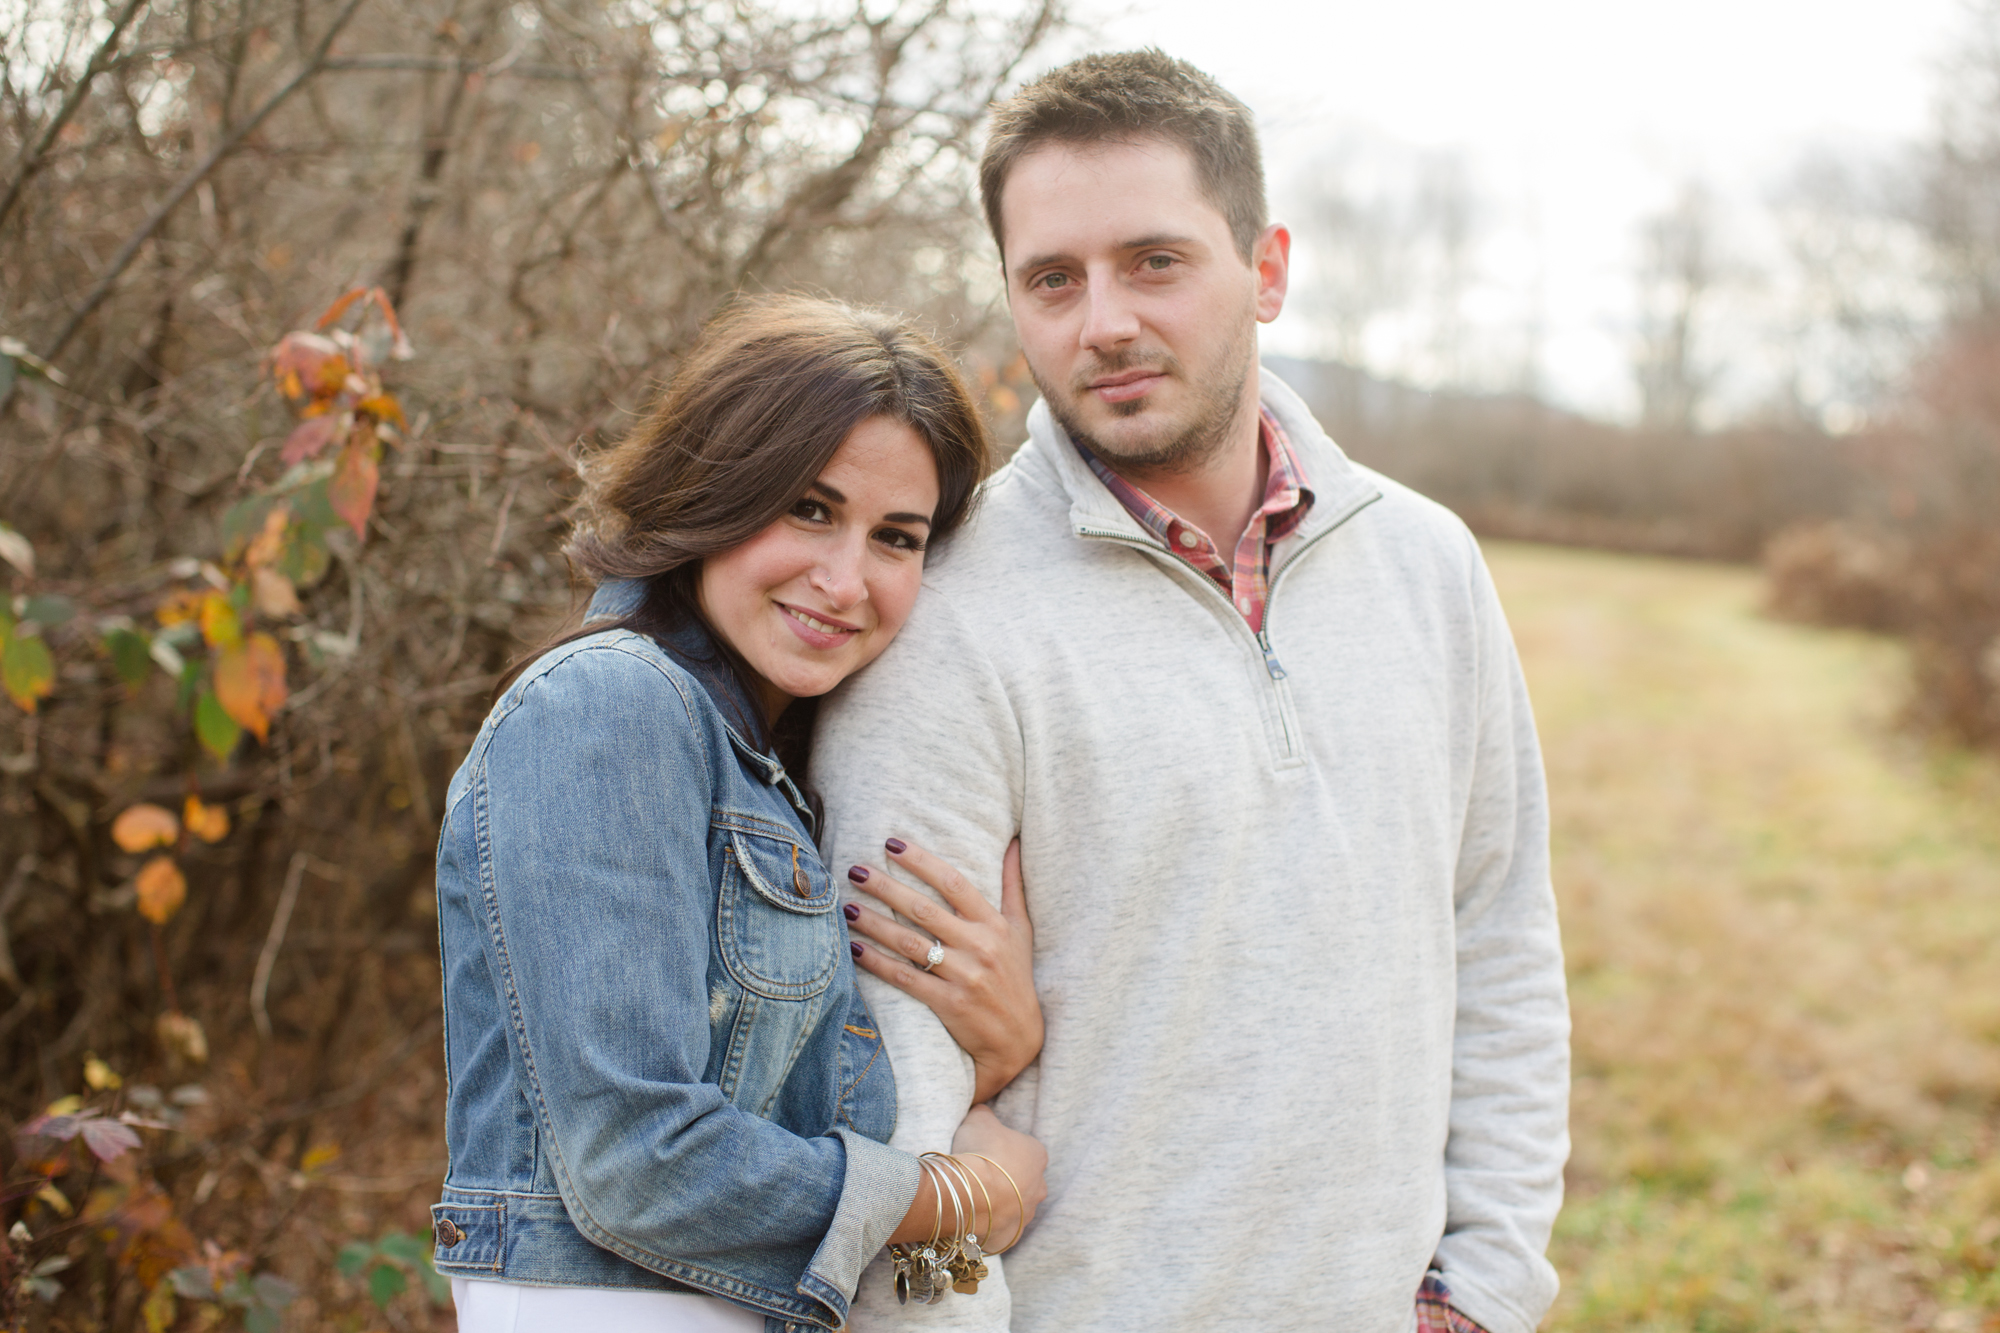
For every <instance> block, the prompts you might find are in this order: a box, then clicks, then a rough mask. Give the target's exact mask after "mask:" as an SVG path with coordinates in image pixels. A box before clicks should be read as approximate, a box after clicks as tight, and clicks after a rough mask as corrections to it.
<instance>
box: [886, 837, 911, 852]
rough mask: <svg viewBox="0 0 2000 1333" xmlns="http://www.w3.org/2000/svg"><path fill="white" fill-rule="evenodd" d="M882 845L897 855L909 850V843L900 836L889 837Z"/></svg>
mask: <svg viewBox="0 0 2000 1333" xmlns="http://www.w3.org/2000/svg"><path fill="white" fill-rule="evenodd" d="M882 845H883V846H884V847H887V848H888V849H889V850H890V851H891V852H893V853H894V854H895V855H897V856H901V855H902V854H903V853H904V852H907V851H909V850H910V844H908V843H906V842H904V841H903V840H902V839H901V838H891V839H889V841H887V842H885V843H883V844H882Z"/></svg>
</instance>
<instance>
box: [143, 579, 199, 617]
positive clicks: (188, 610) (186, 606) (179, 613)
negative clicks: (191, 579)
mask: <svg viewBox="0 0 2000 1333" xmlns="http://www.w3.org/2000/svg"><path fill="white" fill-rule="evenodd" d="M153 614H154V616H155V617H156V618H157V619H158V620H159V622H160V623H161V624H162V625H181V624H185V623H187V622H188V621H190V620H197V619H199V618H200V617H201V594H200V593H198V592H193V591H190V590H189V589H186V588H183V589H181V590H180V591H179V592H177V593H175V594H174V595H173V596H171V597H169V598H167V600H166V601H164V602H161V603H160V609H159V610H158V611H155V612H154V613H153Z"/></svg>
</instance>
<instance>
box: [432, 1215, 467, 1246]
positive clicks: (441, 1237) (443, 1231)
mask: <svg viewBox="0 0 2000 1333" xmlns="http://www.w3.org/2000/svg"><path fill="white" fill-rule="evenodd" d="M464 1239H465V1233H464V1232H463V1231H460V1230H459V1229H458V1223H456V1222H454V1221H452V1220H451V1219H450V1218H448V1217H440V1218H439V1219H438V1224H437V1243H438V1244H440V1245H442V1246H444V1248H446V1249H447V1250H448V1249H450V1248H451V1247H452V1246H454V1245H456V1244H458V1243H459V1242H460V1241H462V1240H464Z"/></svg>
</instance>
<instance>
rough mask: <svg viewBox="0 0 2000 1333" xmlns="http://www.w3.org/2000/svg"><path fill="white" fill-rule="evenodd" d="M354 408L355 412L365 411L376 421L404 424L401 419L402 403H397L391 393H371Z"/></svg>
mask: <svg viewBox="0 0 2000 1333" xmlns="http://www.w3.org/2000/svg"><path fill="white" fill-rule="evenodd" d="M354 410H355V411H357V412H366V413H367V414H368V415H369V416H371V417H374V418H375V419H376V420H377V421H393V422H395V423H396V424H397V425H398V426H401V425H404V424H405V423H404V421H403V407H402V404H400V403H398V402H397V401H396V396H395V395H394V394H391V393H381V392H377V393H371V394H369V395H368V396H367V397H366V398H363V399H362V400H361V401H360V402H358V403H356V404H355V405H354Z"/></svg>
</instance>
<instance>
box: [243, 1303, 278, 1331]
mask: <svg viewBox="0 0 2000 1333" xmlns="http://www.w3.org/2000/svg"><path fill="white" fill-rule="evenodd" d="M283 1325H284V1321H283V1320H282V1319H280V1318H279V1317H278V1312H277V1311H276V1310H273V1309H271V1308H270V1307H269V1306H265V1305H252V1306H250V1307H249V1308H248V1309H246V1310H244V1311H243V1328H244V1333H278V1330H279V1329H280V1328H281V1327H283Z"/></svg>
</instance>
